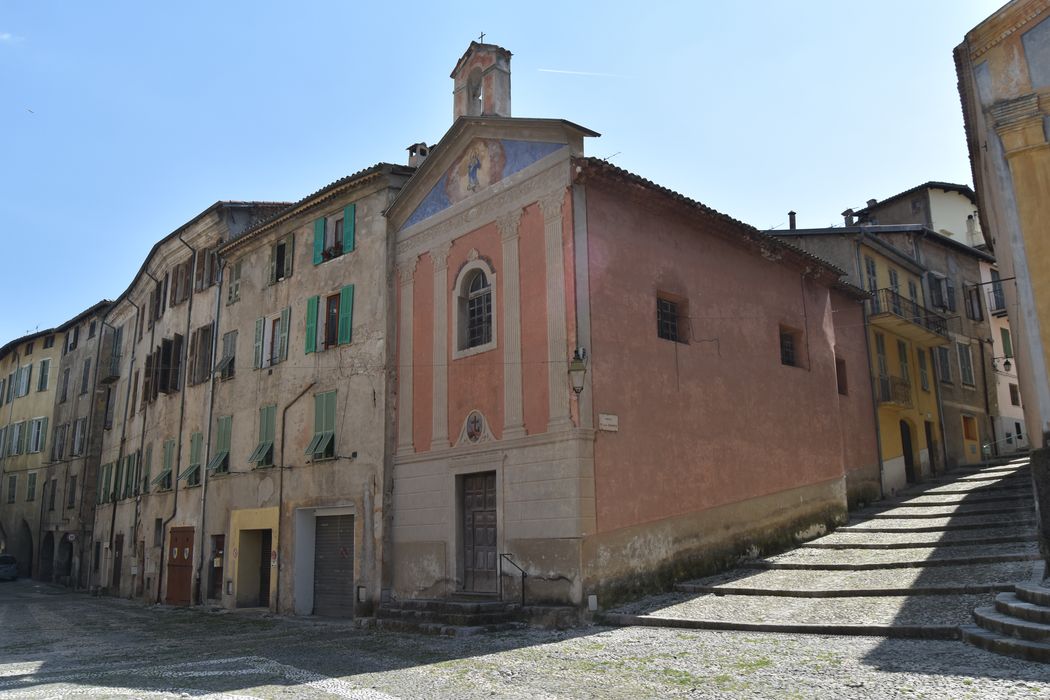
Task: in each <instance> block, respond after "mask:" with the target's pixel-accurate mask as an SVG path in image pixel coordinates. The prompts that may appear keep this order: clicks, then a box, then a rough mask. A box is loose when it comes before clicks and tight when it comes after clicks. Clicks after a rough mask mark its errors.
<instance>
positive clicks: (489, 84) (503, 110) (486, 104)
mask: <svg viewBox="0 0 1050 700" xmlns="http://www.w3.org/2000/svg"><path fill="white" fill-rule="evenodd" d="M510 57H511V53H510V51H507V50H506V49H504V48H503V47H500V46H496V45H495V44H480V43H478V42H476V41H472V42H470V46H469V47H468V48H467V51H466V53H464V54H463V57H462V58H460V59H459V61H458V62H457V63H456V67H455V68H454V69H453V71H452V75H451V76H450V77H451V78H452V80H453V81H454V87H453V89H452V98H453V99H452V118H453V120H456V119H459V118H460V117H509V116H510Z"/></svg>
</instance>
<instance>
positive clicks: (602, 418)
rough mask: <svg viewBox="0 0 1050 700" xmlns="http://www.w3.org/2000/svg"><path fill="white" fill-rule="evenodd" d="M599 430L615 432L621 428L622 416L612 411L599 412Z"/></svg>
mask: <svg viewBox="0 0 1050 700" xmlns="http://www.w3.org/2000/svg"><path fill="white" fill-rule="evenodd" d="M598 430H605V431H607V432H610V433H615V432H617V431H619V430H620V417H619V416H617V415H613V414H612V413H599V414H598Z"/></svg>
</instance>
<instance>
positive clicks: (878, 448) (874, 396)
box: [853, 238, 886, 498]
mask: <svg viewBox="0 0 1050 700" xmlns="http://www.w3.org/2000/svg"><path fill="white" fill-rule="evenodd" d="M853 246H854V249H855V253H856V259H857V275H858V277H861V279H863V276H862V273H863V270H864V268H863V267H862V266H861V262H860V239H859V238H858V239H857V240H855V241H854V242H853ZM861 315H862V316H863V317H864V357H865V358H866V359H867V362H868V384H869V385H870V386H871V412H872V416H873V417H874V418H875V454H876V456H877V457H878V460H879V493H880V494H882V497H883V498H885V497H886V467H885V464H884V462H883V455H882V427H881V426H880V425H879V392H878V386H876V384H875V375H874V373H873V372H872V371H871V324H869V323H868V310H867V308H865V307H864V302H861Z"/></svg>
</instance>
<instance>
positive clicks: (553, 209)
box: [540, 190, 565, 221]
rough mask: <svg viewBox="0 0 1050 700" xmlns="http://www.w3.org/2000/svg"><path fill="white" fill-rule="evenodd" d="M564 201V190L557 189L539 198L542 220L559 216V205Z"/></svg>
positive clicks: (558, 217)
mask: <svg viewBox="0 0 1050 700" xmlns="http://www.w3.org/2000/svg"><path fill="white" fill-rule="evenodd" d="M564 201H565V191H564V190H558V191H557V192H552V193H551V194H548V195H545V196H543V197H541V198H540V211H542V212H543V220H544V221H550V220H551V219H560V218H561V207H562V203H563V202H564Z"/></svg>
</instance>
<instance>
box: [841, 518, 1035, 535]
mask: <svg viewBox="0 0 1050 700" xmlns="http://www.w3.org/2000/svg"><path fill="white" fill-rule="evenodd" d="M948 517H950V516H948ZM1034 526H1035V521H1033V520H1015V521H1012V522H1011V521H992V522H984V523H956V524H953V523H948V524H947V525H926V526H920V527H860V526H858V525H845V526H843V527H840V528H838V529H836V530H835V532H872V533H874V532H882V533H892V532H896V533H902V532H946V531H949V530H989V529H1002V528H1008V527H1027V528H1033V527H1034Z"/></svg>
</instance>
